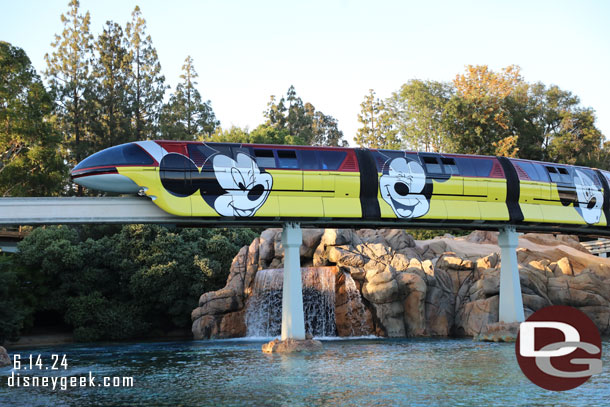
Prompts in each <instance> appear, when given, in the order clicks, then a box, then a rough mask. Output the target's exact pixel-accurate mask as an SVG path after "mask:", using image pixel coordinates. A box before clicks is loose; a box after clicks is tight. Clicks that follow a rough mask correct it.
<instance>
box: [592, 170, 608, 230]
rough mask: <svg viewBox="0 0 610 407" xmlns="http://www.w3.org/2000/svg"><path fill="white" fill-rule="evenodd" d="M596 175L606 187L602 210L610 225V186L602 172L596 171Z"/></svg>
mask: <svg viewBox="0 0 610 407" xmlns="http://www.w3.org/2000/svg"><path fill="white" fill-rule="evenodd" d="M595 173H596V174H597V176H598V178H599V179H600V181H601V182H602V186H603V187H604V204H603V206H602V209H603V210H604V215H606V222H607V223H609V224H610V185H608V180H607V179H606V177H605V176H604V174H602V173H601V171H600V170H595Z"/></svg>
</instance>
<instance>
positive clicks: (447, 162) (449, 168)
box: [441, 157, 460, 175]
mask: <svg viewBox="0 0 610 407" xmlns="http://www.w3.org/2000/svg"><path fill="white" fill-rule="evenodd" d="M441 163H443V169H444V170H445V174H450V175H458V174H459V173H460V171H459V170H458V167H457V165H456V164H455V160H454V159H453V158H450V157H441Z"/></svg>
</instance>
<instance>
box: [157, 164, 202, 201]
mask: <svg viewBox="0 0 610 407" xmlns="http://www.w3.org/2000/svg"><path fill="white" fill-rule="evenodd" d="M190 172H195V173H198V172H199V169H198V168H197V166H196V165H195V163H193V161H191V160H190V159H189V158H188V157H186V156H184V155H182V154H177V153H169V154H166V155H165V156H164V157H163V159H161V162H160V163H159V176H160V177H161V185H163V187H164V188H165V189H167V190H168V191H169V192H170V193H171V194H172V195H175V196H177V197H181V198H182V197H187V196H191V195H193V194H194V193H195V192H197V189H199V187H198V186H197V185H193V184H191V183H186V182H185V180H186V178H185V177H186V174H187V173H190Z"/></svg>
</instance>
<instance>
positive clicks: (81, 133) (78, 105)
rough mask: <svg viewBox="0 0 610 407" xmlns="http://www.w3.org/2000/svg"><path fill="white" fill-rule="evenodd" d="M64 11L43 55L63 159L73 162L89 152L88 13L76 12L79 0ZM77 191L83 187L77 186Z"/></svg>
mask: <svg viewBox="0 0 610 407" xmlns="http://www.w3.org/2000/svg"><path fill="white" fill-rule="evenodd" d="M68 6H69V10H68V13H67V14H65V15H64V14H62V15H61V21H62V23H63V24H64V29H63V31H62V33H61V35H56V36H55V41H53V43H52V44H51V46H52V47H53V48H54V50H53V52H52V53H51V54H50V55H49V54H46V55H45V60H46V62H47V70H46V71H45V75H46V78H47V79H48V82H49V85H50V86H51V90H52V92H53V93H54V96H55V100H56V102H57V106H56V107H57V109H56V114H57V119H58V122H59V125H60V129H61V131H62V133H63V134H64V138H65V143H64V147H65V148H66V152H65V153H66V159H67V161H68V163H69V164H70V165H75V164H76V163H78V162H79V161H81V160H82V159H83V158H84V157H86V156H87V155H88V153H90V152H91V151H90V150H89V148H88V146H87V142H88V139H89V135H90V133H89V127H88V123H87V116H88V113H87V112H88V109H90V104H89V100H90V98H91V94H92V81H91V75H90V72H89V68H90V61H91V59H92V53H93V47H92V39H93V37H92V35H91V33H90V32H89V23H90V16H89V12H87V13H86V14H85V15H82V14H79V2H78V0H70V3H69V5H68ZM79 191H82V189H81V188H80V187H79Z"/></svg>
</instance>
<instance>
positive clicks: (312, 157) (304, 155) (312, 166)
mask: <svg viewBox="0 0 610 407" xmlns="http://www.w3.org/2000/svg"><path fill="white" fill-rule="evenodd" d="M299 155H300V156H301V168H302V169H304V170H319V169H320V164H318V152H317V151H315V150H300V151H299Z"/></svg>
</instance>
